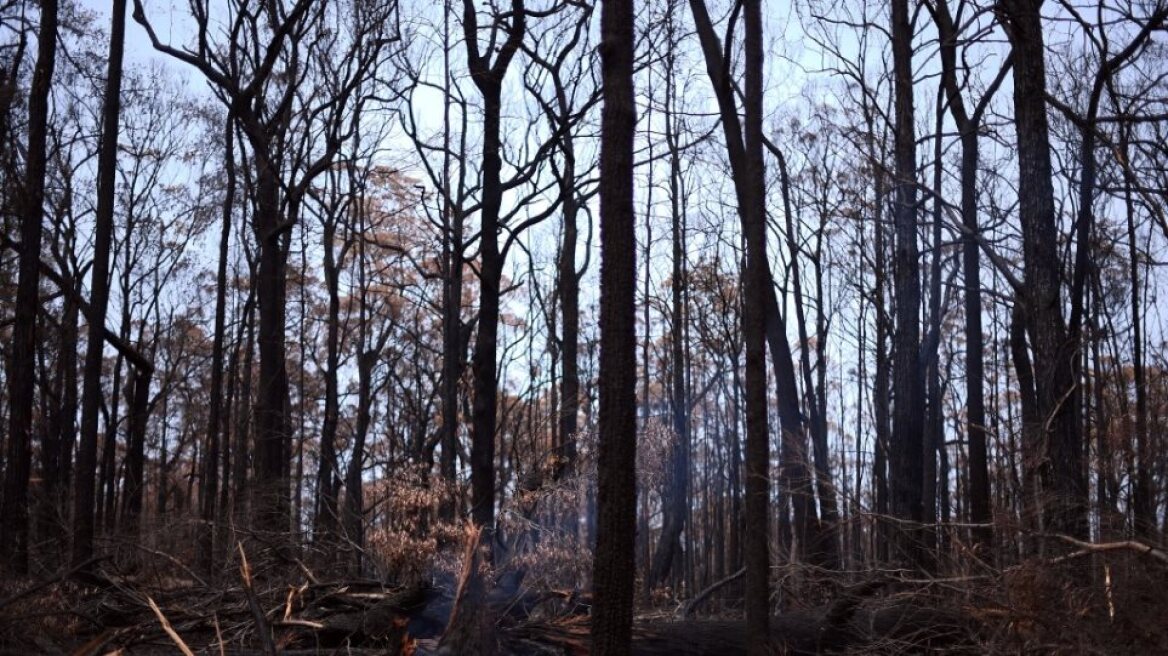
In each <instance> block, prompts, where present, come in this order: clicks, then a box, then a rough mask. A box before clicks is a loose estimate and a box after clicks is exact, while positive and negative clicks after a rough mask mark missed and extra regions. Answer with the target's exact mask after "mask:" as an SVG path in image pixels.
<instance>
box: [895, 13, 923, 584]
mask: <svg viewBox="0 0 1168 656" xmlns="http://www.w3.org/2000/svg"><path fill="white" fill-rule="evenodd" d="M912 36H913V30H912V24H911V23H910V19H909V11H908V0H893V2H892V54H893V76H894V88H895V113H896V124H895V138H894V141H895V157H894V159H895V164H896V168H895V174H894V175H895V187H894V188H893V194H892V204H893V206H892V211H893V225H894V228H895V234H896V242H895V246H896V247H895V255H894V257H893V278H894V286H895V289H896V335H895V349H894V352H895V353H894V358H895V361H894V366H893V372H892V373H893V384H892V389H893V392H892V393H893V398H894V401H895V403H894V405H893V414H892V424H893V427H892V441H891V443H890V445H889V454H888V455H889V459H888V464H889V478H890V480H891V483H892V489H891V495H890V501H891V508H890V511H891V513H892V515H893V516H894V517H896V518H897V519H901V520H907V521H908V522H910V524H907V525H900V526H899V527H898V528H897V529H896V531H895V534H896V538H897V539H896V540H895V546H896V548H897V553H896V554H895V557H896V559H898V560H901V561H902V562H904V563H905V564H907V565H917V564H918V563H920V562H921V559H922V557H923V555H924V553H923V551H922V548H921V547H922V545H921V542H920V536H919V535H918V534H917V532H916V530H915V529H916V527H917V526H919V524H920V522H921V521H923V519H924V510H923V505H922V501H923V500H922V489H923V485H924V471H923V458H922V456H923V453H924V451H923V449H924V438H923V420H922V415H923V411H924V376H923V372H922V371H921V363H920V347H921V325H920V306H921V280H920V256H919V251H918V248H917V225H916V215H917V209H916V204H917V193H916V184H917V181H916V170H917V163H916V136H915V133H916V131H915V129H914V124H913V115H914V113H913V66H912Z"/></svg>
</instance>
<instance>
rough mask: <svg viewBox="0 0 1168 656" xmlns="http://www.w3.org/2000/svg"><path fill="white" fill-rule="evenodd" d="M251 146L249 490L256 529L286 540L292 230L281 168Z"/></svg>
mask: <svg viewBox="0 0 1168 656" xmlns="http://www.w3.org/2000/svg"><path fill="white" fill-rule="evenodd" d="M252 146H253V148H254V150H255V151H256V156H255V160H256V166H257V170H256V173H255V175H256V178H255V179H256V190H255V199H256V207H255V215H254V216H253V225H252V227H253V230H254V231H255V236H256V244H257V246H258V250H259V267H258V268H257V271H256V280H255V285H256V301H257V303H258V307H259V330H258V335H257V340H256V342H257V345H258V347H259V348H258V351H259V359H260V371H259V385H258V396H257V397H256V406H255V422H256V426H255V480H254V482H253V484H252V485H251V487H250V490H251V495H252V512H253V513H254V517H255V526H256V528H258V529H259V530H261V531H267V532H270V533H274V534H284V533H287V531H288V519H289V513H290V511H291V493H290V488H289V484H290V477H289V473H288V464H289V456H290V455H291V454H290V444H289V438H290V432H289V425H288V368H287V361H286V357H285V345H284V332H285V325H284V323H285V296H286V293H285V292H286V284H287V280H286V277H287V274H286V265H287V251H286V249H285V248H284V244H283V242H284V240H285V238H286V235H287V230H288V229H289V228H290V227H291V226H290V225H287V224H286V223H285V224H283V225H282V224H281V221H280V200H279V199H280V182H279V179H278V177H277V176H278V172H277V171H276V169H275V168H274V167H275V166H276V163H275V162H273V161H272V160H271V154H270V153H269V152H267V148H268V144H266V143H263V142H262V141H257V140H255V139H254V137H253V143H252ZM261 153H262V154H261Z"/></svg>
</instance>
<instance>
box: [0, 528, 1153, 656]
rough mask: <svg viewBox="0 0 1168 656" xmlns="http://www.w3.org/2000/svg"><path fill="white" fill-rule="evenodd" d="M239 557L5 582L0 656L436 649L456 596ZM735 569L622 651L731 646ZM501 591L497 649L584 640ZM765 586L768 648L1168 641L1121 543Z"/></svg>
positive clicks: (1076, 647) (560, 598)
mask: <svg viewBox="0 0 1168 656" xmlns="http://www.w3.org/2000/svg"><path fill="white" fill-rule="evenodd" d="M238 556H239V554H237V558H236V559H235V562H234V566H235V569H233V570H224V572H223V573H222V575H221V576H220V577H219V578H218V579H217V580H216V581H214V582H208V581H205V580H204V579H202V578H201V577H199V576H198V575H196V574H195V573H194V572H193V571H190V570H189V569H188V568H187V567H186V566H184V565H183V564H182V563H181V562H180V561H178V560H177V559H174V558H172V557H169V556H165V555H163V554H155V555H154V556H153V557H151V558H143V559H139V560H138V561H137V562H136V563H135V564H134V565H133V567H125V566H124V565H118V564H117V563H115V562H114V560H113V559H112V558H111V559H106V560H102V561H99V562H97V563H96V566H95V568H93V570H92V572H93V573H90V574H86V575H79V574H77V573H76V572H66V573H64V575H58V576H53V577H42V578H39V579H33V578H26V579H22V580H14V579H10V580H5V581H0V654H3V655H7V654H12V655H14V656H15V655H17V654H21V655H24V654H69V655H71V656H97V655H99V654H111V653H112V654H120V655H124V656H131V655H146V656H152V655H154V654H179V653H182V654H207V655H216V654H217V655H221V656H227V655H237V656H244V655H251V654H258V655H264V656H267V655H269V654H276V653H279V654H286V655H289V656H297V655H300V654H402V655H409V654H414V655H418V656H421V655H423V654H437V653H442V652H441V650H440V649H439V647H438V640H439V638H440V637H441V635H442V632H443V630H444V627H445V622H446V619H447V618H448V617H449V616H450V614H451V611H452V607H453V604H454V603H455V602H454V598H453V597H454V594H453V590H454V584H455V583H456V582H454V581H452V580H450V579H449V578H447V579H446V580H445V582H444V583H437V584H433V583H428V584H413V585H389V584H385V583H383V582H381V581H373V580H360V579H344V578H340V579H331V578H329V577H327V576H324V575H323V574H320V573H315V571H316V570H314V569H311V568H310V567H308V566H306V565H305V564H304V563H303V562H300V561H298V560H296V561H294V562H291V563H289V562H280V561H279V559H276V558H265V557H264V555H263V554H262V553H257V554H256V560H255V562H252V563H247V564H246V565H245V564H244V563H243V562H240V561H241V560H242V559H241V558H239V557H238ZM245 558H246V556H245ZM319 571H320V572H324V571H325V570H324V569H320V570H319ZM738 583H739V581H730V582H729V583H728V584H727V585H723V586H721V587H720V588H719V589H718V590H717V591H715V592H714V593H712V594H711V595H709V596H708V597H707V598H706V599H704V600H703V603H702V605H701V607H700V608H696V609H695V608H692V607H691V606H690V604H682V603H678V602H676V601H670V600H668V599H658V600H657V603H655V604H642V606H641V607H640V611H639V615H638V621H637V623H636V629H635V639H634V653H635V654H640V655H644V656H649V655H658V654H661V655H665V654H679V655H685V654H690V655H695V656H696V655H699V654H711V655H712V654H718V655H722V654H737V653H743V652H744V650H745V647H746V645H745V644H744V627H743V624H742V621H741V620H740V617H741V615H740V613H739V612H738V606H737V603H736V598H737V597H738V596H740V594H741V590H740V589H736V587H735V586H736V585H738ZM503 587H506V586H503ZM496 588H497V589H496V590H494V591H492V593H491V595H490V597H489V606H490V613H491V614H492V615H493V617H494V618H495V623H494V626H495V627H496V638H497V641H498V644H499V653H501V654H516V655H521V654H532V655H536V654H564V655H572V656H575V655H584V654H587V653H588V623H587V597H586V596H584V595H581V594H579V593H577V592H574V591H557V590H550V589H549V590H534V589H524V588H522V586H520V587H518V588H515V589H514V590H513V591H506V592H505V591H503V588H502V587H500V586H496ZM775 589H776V595H777V596H776V602H777V604H778V606H779V607H781V608H783V611H782V612H781V613H779V614H778V615H776V616H775V618H774V621H773V622H772V632H773V635H774V638H775V643H776V644H777V645H781V648H780V651H779V653H787V654H816V653H854V654H902V653H937V654H993V653H1010V654H1109V655H1114V654H1165V653H1168V592H1166V591H1168V566H1166V565H1165V563H1164V562H1161V561H1160V560H1157V559H1156V558H1152V557H1150V556H1149V554H1147V553H1143V554H1141V553H1139V552H1137V551H1135V550H1133V549H1115V550H1109V551H1105V552H1091V553H1083V554H1080V555H1079V556H1078V557H1073V558H1067V557H1065V556H1064V557H1062V558H1058V559H1046V560H1039V559H1034V560H1030V561H1026V562H1023V563H1022V564H1020V565H1016V566H1013V567H1009V568H1006V569H1001V570H995V569H991V568H989V567H988V566H986V565H984V564H981V565H979V571H965V572H958V573H954V574H950V575H937V576H933V577H925V576H922V575H912V576H909V575H907V574H904V573H898V572H891V571H884V572H864V573H852V574H840V573H826V572H822V571H817V570H814V569H812V568H806V567H802V568H791V567H779V568H776V586H775Z"/></svg>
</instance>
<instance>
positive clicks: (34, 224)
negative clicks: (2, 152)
mask: <svg viewBox="0 0 1168 656" xmlns="http://www.w3.org/2000/svg"><path fill="white" fill-rule="evenodd" d="M56 52H57V0H44V1H43V2H41V25H40V33H39V35H38V38H37V61H36V67H35V69H34V70H33V79H32V88H31V89H30V91H29V96H28V128H27V129H28V150H27V154H26V160H25V162H26V164H25V178H24V185H23V188H22V189H21V190H20V245H21V253H20V264H19V274H18V279H17V288H16V312H15V316H14V317H13V327H12V343H11V345H10V352H11V354H12V355H11V359H10V361H9V365H8V371H7V372H6V374H7V375H6V378H7V380H8V383H9V392H8V444H7V445H6V446H7V451H6V457H5V465H6V467H5V471H4V500H3V505H0V526H2V527H3V530H4V535H3V538H2V539H0V560H3V561H4V562H5V563H7V565H6V566H5V568H6V569H8V570H10V571H12V572H13V573H17V574H23V573H24V572H26V571H27V570H28V546H29V545H28V528H29V526H28V520H29V518H28V484H29V478H30V476H31V473H32V471H31V470H32V410H33V397H34V395H35V393H36V388H35V385H34V382H35V378H34V376H35V370H36V347H37V334H36V333H37V314H38V312H37V311H38V308H39V307H40V299H39V298H38V293H39V289H40V263H41V260H40V257H41V235H42V233H43V229H42V222H43V220H44V218H43V213H44V199H45V171H46V166H45V164H46V146H45V144H46V140H47V139H46V135H47V132H48V129H47V128H48V121H49V85H50V84H51V82H52V79H53V69H54V66H55V63H56Z"/></svg>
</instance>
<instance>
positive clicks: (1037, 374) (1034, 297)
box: [997, 0, 1088, 539]
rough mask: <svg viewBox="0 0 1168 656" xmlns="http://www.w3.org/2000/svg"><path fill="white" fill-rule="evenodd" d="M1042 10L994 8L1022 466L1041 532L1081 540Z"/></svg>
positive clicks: (1017, 3) (1070, 346) (1029, 5)
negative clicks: (1011, 166)
mask: <svg viewBox="0 0 1168 656" xmlns="http://www.w3.org/2000/svg"><path fill="white" fill-rule="evenodd" d="M1042 4H1043V2H1042V0H1003V2H1001V3H1000V4H999V5H998V6H997V10H998V16H999V19H1000V20H1001V21H1002V23H1003V25H1004V27H1005V29H1006V33H1007V34H1008V36H1009V38H1010V43H1011V45H1012V47H1013V53H1014V128H1015V132H1016V135H1017V139H1018V218H1019V221H1020V223H1021V226H1022V255H1023V259H1024V265H1023V286H1022V289H1021V290H1019V293H1018V295H1017V298H1016V300H1015V302H1016V303H1020V304H1022V305H1023V306H1024V317H1025V329H1026V330H1025V334H1026V335H1025V336H1026V338H1027V341H1028V345H1029V348H1030V350H1031V352H1032V353H1033V356H1032V364H1033V377H1032V380H1033V384H1034V388H1033V390H1034V400H1035V404H1036V407H1035V412H1034V414H1033V416H1032V417H1031V419H1032V420H1033V421H1034V422H1037V424H1036V425H1034V426H1032V427H1031V428H1030V430H1028V431H1025V432H1026V433H1028V436H1029V439H1030V442H1031V443H1030V444H1029V445H1028V446H1029V448H1028V449H1026V451H1027V452H1028V453H1027V457H1026V463H1027V465H1028V466H1030V467H1034V468H1035V469H1036V471H1035V475H1036V476H1037V479H1038V481H1039V484H1040V491H1041V499H1040V504H1041V511H1042V512H1043V514H1044V520H1045V525H1046V528H1047V529H1048V530H1054V531H1059V532H1063V533H1067V534H1069V535H1072V536H1074V537H1077V538H1080V539H1085V538H1086V537H1087V530H1088V526H1087V487H1086V479H1085V477H1084V475H1083V466H1082V465H1083V444H1082V439H1081V426H1080V425H1079V424H1080V416H1079V415H1080V412H1079V407H1080V403H1081V398H1080V396H1081V392H1080V391H1079V385H1078V378H1077V374H1076V370H1077V366H1076V364H1075V360H1076V358H1077V355H1076V347H1075V344H1074V343H1073V340H1072V339H1071V336H1070V334H1069V331H1068V329H1067V324H1066V322H1065V320H1064V318H1063V307H1062V293H1061V277H1060V276H1061V273H1060V263H1059V255H1058V230H1057V222H1056V220H1055V207H1054V187H1053V183H1052V172H1051V156H1050V136H1049V129H1048V125H1047V116H1046V62H1045V59H1044V56H1045V50H1044V47H1043V36H1042V27H1043V26H1042V15H1041V13H1040V10H1041V8H1042ZM1015 348H1017V346H1016V347H1015ZM1022 348H1025V345H1023V346H1022ZM1015 364H1016V365H1017V364H1018V363H1017V361H1016V362H1015ZM1021 380H1022V376H1021V372H1019V381H1020V382H1021ZM1024 395H1025V392H1024Z"/></svg>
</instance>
